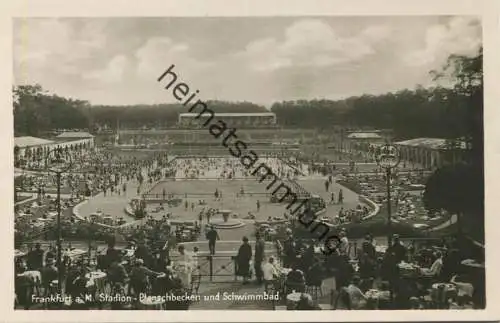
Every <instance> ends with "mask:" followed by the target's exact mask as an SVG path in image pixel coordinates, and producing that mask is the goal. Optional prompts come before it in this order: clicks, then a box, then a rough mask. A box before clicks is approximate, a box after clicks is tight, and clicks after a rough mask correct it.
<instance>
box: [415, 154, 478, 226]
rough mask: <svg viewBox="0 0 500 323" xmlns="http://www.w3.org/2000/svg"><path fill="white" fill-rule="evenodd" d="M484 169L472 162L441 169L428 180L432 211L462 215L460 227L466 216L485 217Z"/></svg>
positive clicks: (428, 202) (427, 194)
mask: <svg viewBox="0 0 500 323" xmlns="http://www.w3.org/2000/svg"><path fill="white" fill-rule="evenodd" d="M483 183H484V180H483V177H482V173H481V169H479V168H478V167H475V165H471V164H465V163H461V164H455V165H448V166H445V167H442V168H439V169H437V170H436V171H435V172H434V173H433V174H432V175H431V176H430V177H429V179H428V180H427V183H426V186H425V191H424V197H423V200H424V205H425V207H426V208H427V209H428V210H429V211H431V212H435V211H439V210H442V209H443V210H446V211H448V212H450V213H452V214H457V216H458V227H459V230H461V228H462V226H461V220H462V217H463V216H464V215H468V214H473V215H474V216H475V217H476V218H477V219H478V220H480V219H481V215H483V217H484V199H483V194H482V189H478V188H481V185H483Z"/></svg>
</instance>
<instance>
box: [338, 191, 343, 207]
mask: <svg viewBox="0 0 500 323" xmlns="http://www.w3.org/2000/svg"><path fill="white" fill-rule="evenodd" d="M342 203H344V192H343V191H342V189H340V190H339V204H342Z"/></svg>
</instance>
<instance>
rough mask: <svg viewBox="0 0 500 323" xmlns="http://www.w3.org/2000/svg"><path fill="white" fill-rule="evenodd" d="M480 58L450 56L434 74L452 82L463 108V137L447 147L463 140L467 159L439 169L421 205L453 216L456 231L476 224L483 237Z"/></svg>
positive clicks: (432, 178) (478, 55)
mask: <svg viewBox="0 0 500 323" xmlns="http://www.w3.org/2000/svg"><path fill="white" fill-rule="evenodd" d="M482 56H483V53H482V48H481V49H480V50H479V52H478V54H477V55H476V56H475V57H466V56H457V55H452V56H450V58H449V59H448V62H447V64H446V65H445V67H444V68H443V70H442V71H441V72H440V73H436V72H433V73H434V74H436V78H437V79H441V78H445V77H447V78H448V79H449V80H451V81H452V82H454V83H453V84H454V85H453V90H454V91H455V92H456V93H457V95H458V97H459V98H460V99H461V104H462V105H463V107H464V108H465V111H466V114H465V115H466V117H467V118H466V120H463V122H464V123H463V129H464V131H463V134H464V135H463V136H462V137H460V138H454V139H455V140H450V141H449V143H448V146H451V148H454V149H456V148H457V147H458V145H457V141H463V140H465V141H466V143H467V145H466V147H462V149H464V148H465V152H466V153H467V156H468V157H469V158H467V159H466V160H465V161H464V164H460V165H452V166H446V167H443V168H441V169H438V170H437V171H436V172H435V173H434V174H433V175H432V176H431V177H430V178H429V180H428V182H427V185H426V189H425V193H424V203H425V206H426V207H427V208H428V209H429V210H438V209H445V210H447V211H450V212H452V213H456V214H457V215H458V218H459V221H458V222H459V230H461V229H462V226H461V222H463V220H467V222H469V223H475V224H478V223H479V224H480V225H479V227H481V232H480V233H479V235H481V236H484V165H483V160H484V155H483V152H484V148H483V76H482V70H483V68H482V60H483V58H482ZM463 216H466V217H467V218H466V219H464V218H463ZM469 220H470V221H469ZM470 233H472V234H477V233H478V232H470Z"/></svg>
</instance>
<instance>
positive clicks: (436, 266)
mask: <svg viewBox="0 0 500 323" xmlns="http://www.w3.org/2000/svg"><path fill="white" fill-rule="evenodd" d="M436 257H437V259H436V260H434V263H433V264H432V266H431V268H422V273H423V274H424V275H425V276H431V277H436V276H439V274H441V269H442V268H443V255H442V254H441V252H439V251H438V252H436Z"/></svg>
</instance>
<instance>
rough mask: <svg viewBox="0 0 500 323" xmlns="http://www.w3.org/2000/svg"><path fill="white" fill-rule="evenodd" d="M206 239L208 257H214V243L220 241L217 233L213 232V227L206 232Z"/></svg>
mask: <svg viewBox="0 0 500 323" xmlns="http://www.w3.org/2000/svg"><path fill="white" fill-rule="evenodd" d="M207 239H208V250H209V251H210V255H215V242H216V241H217V240H220V237H219V233H218V232H217V230H215V227H214V226H213V225H211V226H210V230H209V231H208V232H207Z"/></svg>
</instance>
